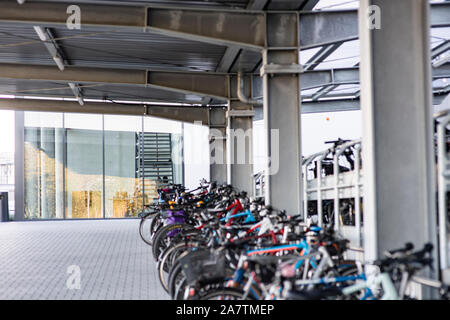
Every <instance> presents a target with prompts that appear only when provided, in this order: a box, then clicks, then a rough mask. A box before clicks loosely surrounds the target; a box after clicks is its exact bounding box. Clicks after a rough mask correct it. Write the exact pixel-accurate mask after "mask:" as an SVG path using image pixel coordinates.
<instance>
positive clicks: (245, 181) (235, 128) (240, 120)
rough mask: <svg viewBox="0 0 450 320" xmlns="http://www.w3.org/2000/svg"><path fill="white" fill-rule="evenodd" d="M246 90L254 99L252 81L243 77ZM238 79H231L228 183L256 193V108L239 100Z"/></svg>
mask: <svg viewBox="0 0 450 320" xmlns="http://www.w3.org/2000/svg"><path fill="white" fill-rule="evenodd" d="M239 80H241V81H242V82H243V83H242V85H243V87H242V90H243V91H244V92H243V93H244V94H245V95H247V96H251V85H250V84H251V81H252V79H251V77H249V76H247V77H245V76H242V79H239ZM238 86H239V84H238V79H237V77H230V81H229V99H228V111H227V143H228V146H227V150H228V155H227V160H228V161H227V163H228V182H229V183H230V184H232V185H233V186H235V187H236V188H237V189H238V190H241V191H246V192H247V193H249V194H251V193H252V192H253V115H254V111H253V105H250V104H246V103H244V102H241V101H240V100H239V99H238Z"/></svg>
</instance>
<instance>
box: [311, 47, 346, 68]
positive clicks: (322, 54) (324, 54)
mask: <svg viewBox="0 0 450 320" xmlns="http://www.w3.org/2000/svg"><path fill="white" fill-rule="evenodd" d="M341 45H342V42H337V43H334V44H330V45H329V46H323V47H322V48H321V49H320V50H319V51H318V52H317V53H316V54H315V55H314V56H312V57H311V59H309V60H308V61H307V62H306V64H305V65H304V66H303V67H304V68H305V70H308V71H310V70H314V69H315V68H316V67H317V66H318V65H319V64H320V63H322V62H323V61H324V60H325V59H326V58H328V57H329V56H330V55H331V54H332V53H333V52H334V51H336V50H337V49H338V48H339V47H340V46H341Z"/></svg>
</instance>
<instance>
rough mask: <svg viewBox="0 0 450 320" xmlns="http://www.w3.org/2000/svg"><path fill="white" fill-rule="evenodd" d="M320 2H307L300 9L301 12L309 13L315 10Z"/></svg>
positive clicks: (310, 0)
mask: <svg viewBox="0 0 450 320" xmlns="http://www.w3.org/2000/svg"><path fill="white" fill-rule="evenodd" d="M319 1H320V0H305V1H304V3H303V5H302V7H301V8H300V9H301V10H304V11H307V10H312V9H314V7H315V6H316V4H317V3H318V2H319Z"/></svg>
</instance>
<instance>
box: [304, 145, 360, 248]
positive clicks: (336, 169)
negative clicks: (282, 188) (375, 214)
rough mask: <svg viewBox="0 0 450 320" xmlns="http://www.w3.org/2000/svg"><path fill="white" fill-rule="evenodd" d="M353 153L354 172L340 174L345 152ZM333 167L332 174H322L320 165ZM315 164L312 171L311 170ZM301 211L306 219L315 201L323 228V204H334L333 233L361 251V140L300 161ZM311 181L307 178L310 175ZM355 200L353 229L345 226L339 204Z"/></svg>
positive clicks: (351, 170)
mask: <svg viewBox="0 0 450 320" xmlns="http://www.w3.org/2000/svg"><path fill="white" fill-rule="evenodd" d="M349 149H353V156H354V161H353V168H351V169H350V170H348V171H346V172H341V167H342V166H341V163H342V158H343V154H344V152H346V151H347V150H349ZM324 160H329V161H331V163H332V168H333V172H332V173H331V174H330V173H328V175H326V174H324V173H323V165H322V164H323V161H324ZM313 164H315V168H313V169H311V166H312V165H313ZM302 168H303V176H304V179H303V184H304V185H303V202H304V204H303V210H304V216H305V217H308V209H309V208H311V206H310V202H311V201H316V210H314V211H315V212H316V213H317V218H318V224H319V226H321V227H322V226H323V224H324V223H323V218H324V212H323V201H324V200H332V201H333V219H334V228H335V230H336V231H338V232H340V233H341V234H343V235H344V236H345V237H348V238H349V239H350V241H351V244H352V246H353V247H355V248H362V240H363V239H362V232H361V231H362V222H361V220H362V219H361V216H362V212H361V202H360V199H361V196H362V187H363V186H362V168H361V140H355V141H350V142H346V143H343V144H341V145H339V146H337V147H332V148H328V149H326V150H324V151H322V152H318V153H315V154H313V155H311V156H309V157H307V158H305V159H304V160H303V165H302ZM311 171H312V172H313V177H312V178H311V177H310V174H309V173H310V172H311ZM343 199H346V200H349V199H354V226H346V225H344V223H343V221H342V216H341V209H342V208H341V200H343Z"/></svg>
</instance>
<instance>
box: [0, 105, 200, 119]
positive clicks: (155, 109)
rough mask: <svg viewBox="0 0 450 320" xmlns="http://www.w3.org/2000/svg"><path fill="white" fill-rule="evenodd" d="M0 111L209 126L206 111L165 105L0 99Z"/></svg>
mask: <svg viewBox="0 0 450 320" xmlns="http://www.w3.org/2000/svg"><path fill="white" fill-rule="evenodd" d="M0 110H16V111H47V112H67V113H69V112H75V113H96V114H117V115H137V116H142V115H148V116H152V117H158V118H163V119H170V120H177V121H184V122H196V121H201V122H202V123H203V124H204V125H208V124H209V118H208V109H207V108H202V107H183V106H166V105H146V106H144V105H138V104H136V105H131V104H119V103H103V102H86V103H85V105H84V106H80V105H79V104H78V103H77V102H75V101H61V100H34V99H0Z"/></svg>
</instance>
